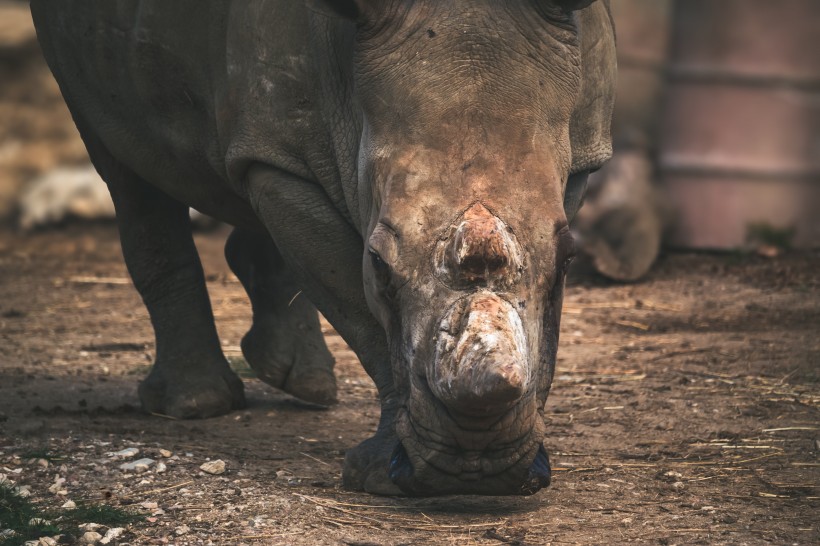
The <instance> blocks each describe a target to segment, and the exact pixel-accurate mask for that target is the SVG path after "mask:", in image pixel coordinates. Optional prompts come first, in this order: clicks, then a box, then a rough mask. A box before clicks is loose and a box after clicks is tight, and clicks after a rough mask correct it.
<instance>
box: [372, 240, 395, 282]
mask: <svg viewBox="0 0 820 546" xmlns="http://www.w3.org/2000/svg"><path fill="white" fill-rule="evenodd" d="M369 253H370V263H371V264H372V265H373V272H374V273H375V274H376V280H377V281H378V282H379V284H380V285H382V286H386V285H387V284H388V283H389V282H390V266H389V265H387V263H386V262H385V261H384V260H383V259H382V257H381V256H379V253H378V252H376V251H375V250H373V249H372V248H371V249H370V250H369Z"/></svg>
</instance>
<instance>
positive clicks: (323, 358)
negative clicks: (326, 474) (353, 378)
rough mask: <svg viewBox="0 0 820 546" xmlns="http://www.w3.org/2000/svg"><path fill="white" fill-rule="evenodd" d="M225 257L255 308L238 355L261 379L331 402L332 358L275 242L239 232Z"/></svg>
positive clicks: (333, 399)
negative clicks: (251, 321)
mask: <svg viewBox="0 0 820 546" xmlns="http://www.w3.org/2000/svg"><path fill="white" fill-rule="evenodd" d="M225 257H226V258H227V260H228V264H229V265H230V266H231V269H232V270H233V272H234V273H235V274H236V276H237V277H239V280H240V281H241V282H242V285H243V286H244V287H245V291H247V293H248V297H249V298H250V300H251V305H252V306H253V326H252V327H251V329H250V330H249V331H248V333H247V334H246V335H245V337H244V338H243V339H242V353H243V354H244V355H245V358H246V359H247V361H248V364H250V366H251V368H253V369H254V371H255V372H256V374H257V376H258V377H259V379H261V380H262V381H264V382H265V383H268V384H269V385H272V386H274V387H276V388H278V389H282V390H284V391H285V392H288V393H290V394H292V395H293V396H296V397H297V398H300V399H302V400H305V401H307V402H312V403H314V404H320V405H324V406H328V405H331V404H335V403H336V377H335V376H334V375H333V364H334V360H333V356H332V355H331V354H330V351H329V350H328V349H327V346H326V345H325V341H324V337H323V336H322V329H321V325H320V324H319V316H318V314H317V312H316V307H314V306H313V304H312V303H311V301H310V300H309V299H308V298H307V297H306V296H304V295H302V294H301V291H302V290H301V288H300V287H299V285H298V284H297V283H296V281H295V279H294V278H293V276H292V275H291V274H290V272H289V271H288V268H287V267H286V266H285V261H284V259H283V258H282V256H281V255H280V254H279V250H278V249H277V248H276V245H275V244H274V243H273V240H271V238H270V236H269V235H268V234H267V233H256V232H253V231H248V230H243V229H238V228H237V229H235V230H234V231H233V233H232V234H231V236H230V238H229V239H228V243H227V244H226V245H225Z"/></svg>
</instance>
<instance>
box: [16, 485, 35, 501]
mask: <svg viewBox="0 0 820 546" xmlns="http://www.w3.org/2000/svg"><path fill="white" fill-rule="evenodd" d="M15 491H16V493H17V496H18V497H22V498H26V497H30V496H31V486H30V485H21V486H18V487H16V488H15Z"/></svg>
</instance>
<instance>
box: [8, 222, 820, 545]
mask: <svg viewBox="0 0 820 546" xmlns="http://www.w3.org/2000/svg"><path fill="white" fill-rule="evenodd" d="M224 236H225V233H223V232H216V233H210V234H200V235H199V236H198V238H197V243H198V245H199V247H200V249H201V253H202V255H203V260H204V263H205V268H206V272H207V275H208V279H209V288H210V291H211V297H212V300H213V302H214V307H215V311H216V316H217V323H218V328H219V331H220V334H221V337H222V340H223V344H224V349H225V352H226V354H227V355H228V356H229V357H231V358H230V359H231V360H232V361H234V362H236V363H240V362H241V359H240V358H239V357H240V352H239V349H238V345H239V340H240V339H241V336H242V335H243V334H244V332H245V330H246V329H247V328H248V325H249V307H248V301H247V298H246V296H245V294H244V292H243V290H242V287H241V286H240V285H239V284H238V282H237V281H236V280H235V278H234V277H233V276H232V275H231V273H230V272H229V270H228V269H227V266H226V265H225V263H224V260H223V259H222V256H221V252H222V250H221V248H222V241H223V240H224ZM819 296H820V255H818V254H817V253H809V254H807V253H802V254H786V255H784V256H781V257H780V258H777V259H773V260H768V259H764V258H759V257H753V256H716V255H706V254H676V255H671V256H667V257H666V258H665V259H664V260H663V261H662V262H661V263H660V264H659V266H658V267H657V268H656V269H655V271H654V272H653V273H652V274H651V276H650V277H649V279H647V280H646V281H645V282H642V283H640V284H635V285H627V286H618V285H607V284H605V283H603V282H601V281H599V280H596V279H595V278H592V277H580V278H578V277H576V278H575V280H574V281H573V282H572V285H571V286H570V287H569V289H568V295H567V299H566V302H565V309H564V318H563V324H562V331H561V348H560V350H559V361H558V369H557V373H556V380H555V384H554V386H553V390H552V393H551V395H550V398H549V401H548V403H547V412H546V415H547V417H546V419H547V426H548V430H549V435H548V438H547V439H546V446H547V449H548V450H549V452H550V455H551V458H552V463H553V467H554V480H553V485H552V486H551V487H550V488H548V489H547V490H545V491H543V492H541V493H539V494H537V495H535V496H533V497H520V498H519V497H495V498H480V497H442V498H432V499H406V498H380V497H374V496H369V495H365V494H361V493H355V492H349V491H345V490H343V489H342V488H341V486H340V472H341V465H342V459H343V454H344V451H345V449H347V448H350V447H351V446H353V445H355V444H356V443H357V442H359V441H360V440H362V439H364V438H366V437H367V436H368V435H369V434H370V433H371V432H372V431H373V430H374V429H375V425H376V419H377V415H378V406H377V403H376V398H375V390H374V388H373V387H372V385H371V383H370V381H369V379H368V378H367V376H366V375H365V374H364V373H363V371H362V370H361V368H360V366H359V364H358V362H357V361H356V358H355V356H354V355H353V354H352V353H351V352H350V350H349V349H347V348H346V346H345V345H344V343H343V342H342V341H341V339H340V338H339V337H338V336H337V335H336V334H335V333H334V332H333V330H332V329H331V328H330V327H327V332H326V337H327V341H328V344H329V345H330V347H331V349H332V350H333V352H334V353H335V355H336V358H337V367H336V370H337V375H338V378H339V385H340V397H339V398H340V402H339V404H338V405H337V406H335V407H333V408H332V409H329V410H326V411H317V410H315V409H311V408H306V407H304V406H303V405H300V403H299V402H298V401H296V400H294V399H292V398H290V397H289V396H287V395H285V394H283V393H280V392H276V391H275V390H274V389H272V388H269V387H267V386H266V385H264V384H263V383H261V382H260V381H258V380H256V379H253V378H251V377H247V378H246V379H245V381H246V388H247V391H248V399H249V407H248V409H247V410H245V411H242V412H238V413H234V414H232V415H228V416H225V417H220V418H216V419H209V420H204V421H190V422H186V421H172V420H168V419H162V418H159V417H153V416H148V415H144V414H142V413H141V412H140V410H139V403H138V400H137V398H136V385H137V382H138V381H139V379H140V378H141V377H142V376H143V375H144V374H145V373H146V371H147V370H148V367H149V366H150V363H151V360H152V350H153V349H152V341H153V340H152V332H151V329H150V324H149V322H148V318H147V313H146V311H145V310H144V308H143V306H142V304H141V302H140V300H139V297H138V295H137V294H136V292H135V290H134V288H133V286H132V285H131V284H130V282H129V280H128V278H127V275H126V271H125V268H124V265H123V263H122V259H121V257H120V248H119V243H118V240H117V235H116V229H115V228H114V227H113V226H111V225H106V224H97V225H89V224H86V225H79V226H71V227H68V228H64V229H61V230H56V231H49V232H40V233H35V234H32V235H28V236H22V235H16V234H13V233H11V232H10V231H8V230H7V231H4V232H3V233H2V234H0V412H2V415H0V452H2V453H0V473H3V474H6V475H7V477H8V478H11V479H13V480H15V481H16V482H17V484H18V485H30V486H31V493H32V497H31V498H32V499H34V500H35V501H37V502H38V503H41V504H42V505H43V506H49V507H58V506H60V505H62V504H63V503H64V502H65V501H66V500H67V499H70V500H73V501H75V502H81V501H94V502H103V503H106V504H110V505H112V506H123V507H128V508H130V509H133V510H135V511H137V512H139V513H142V514H144V515H145V516H147V518H148V519H146V520H144V521H142V522H140V523H136V524H133V525H130V526H129V527H128V528H127V531H126V533H125V534H123V535H122V536H121V537H120V539H119V540H120V541H121V542H122V543H125V542H127V543H131V544H166V543H169V544H203V543H214V544H311V545H319V544H333V545H359V546H364V545H397V544H482V545H483V544H518V545H523V544H527V545H536V544H551V543H553V544H564V543H581V544H593V543H597V544H603V543H626V542H650V543H659V544H721V543H726V544H730V543H731V544H762V543H777V544H817V543H818V542H820V525H819V524H818V520H817V513H818V507H820V468H818V467H820V460H819V459H818V452H820V444H819V443H818V438H820V432H818V431H819V430H820V388H818V380H820V377H819V376H820V367H818V363H819V362H820V336H818V334H820V298H819ZM245 375H247V374H245ZM127 447H136V448H138V449H139V451H140V453H139V455H137V458H141V457H149V458H151V459H154V460H155V461H157V462H162V463H163V465H164V468H165V470H164V471H161V470H162V467H160V466H158V464H157V463H154V464H153V465H151V466H150V467H149V469H148V471H146V472H143V473H136V472H134V471H123V470H120V468H119V466H120V464H122V462H123V461H119V460H115V459H114V458H112V457H111V456H110V455H109V453H111V452H116V451H118V450H121V449H123V448H127ZM160 449H163V450H168V451H170V452H172V454H171V456H170V457H168V456H167V455H169V454H168V453H165V455H166V456H163V455H162V454H161V453H160V451H159V450H160ZM46 452H48V453H49V455H50V458H51V462H50V463H48V464H47V463H45V462H44V461H38V460H37V457H42V456H43V455H42V454H44V453H46ZM37 453H39V454H41V455H36V454H37ZM27 457H31V458H27ZM208 458H210V459H222V460H224V461H225V462H226V464H227V471H226V472H225V473H224V474H222V475H209V474H206V473H204V472H202V471H201V470H200V469H199V466H200V465H201V464H202V463H204V462H206V460H207V459H208ZM46 464H47V466H46ZM58 478H64V479H65V480H66V481H65V482H56V486H55V480H57V479H58ZM112 543H113V542H112Z"/></svg>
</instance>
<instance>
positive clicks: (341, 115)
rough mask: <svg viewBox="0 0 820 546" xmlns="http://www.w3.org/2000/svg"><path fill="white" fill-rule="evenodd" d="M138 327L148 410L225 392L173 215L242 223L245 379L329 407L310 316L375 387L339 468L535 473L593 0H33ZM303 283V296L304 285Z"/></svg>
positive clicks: (430, 489)
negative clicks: (134, 297)
mask: <svg viewBox="0 0 820 546" xmlns="http://www.w3.org/2000/svg"><path fill="white" fill-rule="evenodd" d="M31 10H32V14H33V17H34V22H35V26H36V29H37V34H38V38H39V40H40V43H41V44H42V48H43V52H44V54H45V57H46V60H47V62H48V64H49V66H50V68H51V70H52V71H53V73H54V75H55V77H56V79H57V81H58V83H59V85H60V88H61V90H62V93H63V95H64V97H65V100H66V102H67V104H68V106H69V109H70V110H71V112H72V115H73V117H74V120H75V122H76V124H77V127H78V129H79V131H80V134H81V136H82V138H83V140H84V142H85V144H86V146H87V148H88V152H89V155H90V157H91V159H92V161H93V163H94V165H95V167H96V168H97V170H98V171H99V172H100V174H101V176H102V177H103V179H104V180H105V181H106V183H107V184H108V186H109V190H110V192H111V196H112V198H113V201H114V204H115V208H116V212H117V217H118V225H119V229H120V234H121V241H122V248H123V254H124V256H125V261H126V265H127V267H128V270H129V272H130V275H131V277H132V279H133V281H134V285H135V286H136V288H137V290H138V291H139V293H140V294H141V296H142V298H143V300H144V302H145V305H146V306H147V308H148V311H149V315H150V317H151V321H152V324H153V327H154V330H155V334H156V361H155V363H154V365H153V368H152V369H151V371H150V373H149V375H148V377H147V378H146V379H145V380H143V381H142V382H141V384H140V387H139V395H140V399H141V402H142V405H143V407H144V409H145V410H147V411H149V412H154V413H160V414H164V415H170V416H173V417H178V418H194V417H209V416H214V415H219V414H223V413H226V412H229V411H230V410H232V409H236V408H241V407H242V406H243V404H244V398H243V386H242V382H241V380H240V379H239V378H238V377H237V376H236V375H235V374H234V373H233V372H232V370H231V369H230V367H229V366H228V363H227V362H226V359H225V357H224V356H223V353H222V351H221V348H220V342H219V340H218V338H217V333H216V330H215V328H214V319H213V313H212V310H211V307H210V303H209V299H208V294H207V291H206V285H205V281H204V278H203V273H202V268H201V265H200V261H199V258H198V255H197V252H196V249H195V247H194V244H193V241H192V237H191V230H190V225H189V219H188V207H189V206H192V207H194V208H196V209H197V210H200V211H202V212H204V213H206V214H209V215H212V216H215V217H217V218H219V219H221V220H223V221H225V222H227V223H229V224H232V225H233V226H235V230H234V231H233V232H232V234H231V236H230V237H229V240H228V242H227V245H226V257H227V260H228V262H229V264H230V266H231V268H232V270H233V271H234V272H235V273H236V275H237V277H238V278H239V279H240V281H241V282H242V284H243V285H244V287H245V289H246V290H247V292H248V294H249V296H250V300H251V303H252V307H253V326H252V328H251V329H250V331H249V332H248V334H247V335H246V336H245V337H244V339H243V341H242V349H243V352H244V355H245V357H246V359H247V361H248V362H249V363H250V365H251V366H252V367H253V368H254V370H256V372H257V373H258V375H259V377H260V378H261V379H262V380H264V381H266V382H268V383H270V384H271V385H273V386H275V387H279V388H282V389H284V390H285V391H287V392H290V393H292V394H294V395H295V396H297V397H300V398H303V399H305V400H308V401H312V402H317V403H321V404H330V403H332V402H333V401H334V400H335V397H336V385H335V379H334V375H333V358H332V356H331V354H330V352H329V351H328V349H327V347H326V346H325V344H324V341H323V338H322V333H321V330H320V323H319V319H318V315H317V308H318V310H319V311H321V313H322V314H324V316H325V317H327V319H328V321H329V322H330V323H331V324H332V325H333V326H334V327H335V328H336V330H337V331H338V332H339V333H340V335H341V336H342V337H343V338H344V339H345V340H346V341H347V343H348V344H349V345H350V346H351V347H352V349H353V350H354V351H355V352H356V354H357V355H358V357H359V359H360V360H361V362H362V364H363V366H364V368H365V370H366V371H367V373H368V374H369V375H370V377H371V378H372V379H373V380H374V382H375V384H376V386H377V388H378V393H379V397H380V404H381V417H380V421H379V425H378V429H377V431H376V433H375V435H374V436H373V437H371V438H369V439H368V440H366V441H364V442H363V443H362V444H360V445H359V446H357V447H355V448H353V449H351V450H350V451H349V452H348V454H347V456H346V458H345V462H344V471H343V483H344V485H345V486H347V487H349V488H353V489H359V490H365V491H368V492H372V493H380V494H409V495H437V494H452V493H465V494H466V493H473V494H490V495H502V494H531V493H534V492H535V491H537V490H539V489H540V488H542V487H544V486H546V485H548V483H549V479H550V467H549V459H548V456H547V453H546V451H545V449H544V447H543V441H544V438H545V425H544V420H543V411H544V405H545V402H546V398H547V393H548V392H549V389H550V384H551V381H552V376H553V369H554V365H555V356H556V349H557V345H558V329H559V321H560V315H561V305H562V298H563V285H564V275H565V272H566V269H567V265H568V263H569V262H570V260H571V258H572V256H573V239H572V236H571V233H570V231H569V229H568V221H569V220H570V219H571V218H572V216H573V215H574V214H575V212H576V210H577V209H578V206H579V203H580V200H581V197H582V195H583V192H584V188H585V185H586V177H587V174H588V173H589V172H590V171H593V170H595V169H597V168H598V167H600V166H601V165H602V164H603V163H604V162H605V161H606V160H607V159H608V158H609V156H610V154H611V143H610V133H609V123H610V117H611V112H612V107H613V87H614V84H615V56H614V31H613V28H612V23H611V19H610V15H609V7H608V5H607V4H606V2H604V1H602V0H599V1H597V2H596V1H593V0H509V1H504V2H500V1H498V0H301V1H299V0H253V1H251V0H248V1H236V2H231V1H228V0H211V1H208V2H202V1H199V0H186V1H183V0H175V1H173V2H169V1H166V0H141V1H140V0H118V1H108V0H105V1H103V0H100V1H94V2H90V1H88V0H59V1H57V0H54V1H47V0H32V2H31ZM300 291H302V292H301V295H299V296H298V297H295V298H294V296H295V295H297V294H300Z"/></svg>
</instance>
